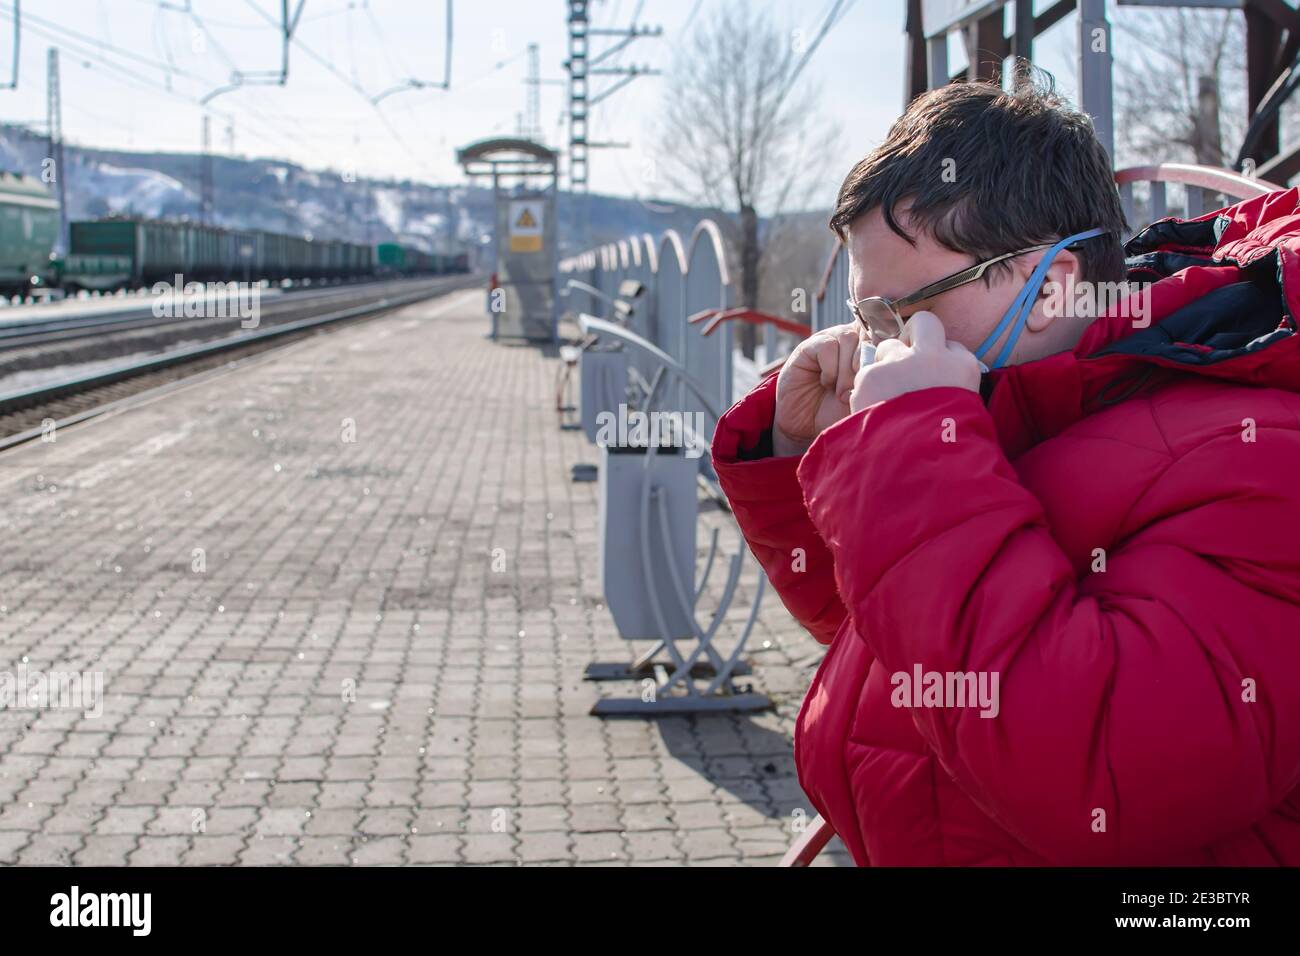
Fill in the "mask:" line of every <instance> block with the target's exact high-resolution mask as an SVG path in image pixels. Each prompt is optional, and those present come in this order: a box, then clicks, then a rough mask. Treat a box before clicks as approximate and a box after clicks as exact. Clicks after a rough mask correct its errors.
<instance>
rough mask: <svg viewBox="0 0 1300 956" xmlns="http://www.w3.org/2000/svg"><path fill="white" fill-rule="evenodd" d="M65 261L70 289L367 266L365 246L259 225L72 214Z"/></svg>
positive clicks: (329, 274)
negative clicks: (79, 218)
mask: <svg viewBox="0 0 1300 956" xmlns="http://www.w3.org/2000/svg"><path fill="white" fill-rule="evenodd" d="M69 231H70V233H71V237H70V240H69V245H70V246H71V250H70V254H69V256H68V258H67V263H66V268H65V269H64V284H65V286H66V287H68V288H69V289H77V288H82V289H118V288H130V287H139V286H149V285H152V284H153V283H155V282H174V281H175V277H176V276H177V275H180V276H182V277H183V280H184V281H185V282H211V281H224V280H231V279H243V280H245V281H254V280H260V279H267V280H273V281H274V280H281V279H348V278H358V277H361V276H366V275H369V274H370V273H371V268H372V256H371V252H370V249H369V248H368V247H365V246H359V245H357V244H355V243H348V242H340V241H337V240H318V241H313V240H311V239H308V238H306V237H303V236H286V235H279V234H277V233H270V232H262V231H261V230H256V229H254V230H231V229H223V228H220V227H217V226H205V225H202V224H199V223H188V222H155V221H151V220H144V219H100V220H96V221H93V222H74V223H73V224H72V226H71V228H70V230H69Z"/></svg>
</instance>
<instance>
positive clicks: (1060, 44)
mask: <svg viewBox="0 0 1300 956" xmlns="http://www.w3.org/2000/svg"><path fill="white" fill-rule="evenodd" d="M293 2H294V4H296V2H297V0H293ZM721 2H723V0H648V2H645V3H640V2H639V0H595V2H593V3H592V4H591V7H590V9H591V18H592V21H593V26H594V27H597V28H599V27H614V26H619V27H626V26H627V25H628V24H629V23H630V22H631V21H632V17H633V15H634V13H635V12H636V10H637V9H638V7H640V8H641V10H642V13H641V15H640V17H639V19H638V20H637V22H638V24H640V25H643V26H662V27H663V30H664V34H663V37H662V38H658V39H656V38H646V39H639V40H637V41H636V42H635V43H633V44H632V45H631V46H629V47H628V48H627V49H626V50H625V51H623V52H622V53H621V54H620V55H618V56H617V57H614V58H611V60H610V62H615V63H621V64H623V65H629V64H637V65H648V66H652V67H659V68H662V69H665V70H666V69H669V68H670V67H671V64H672V52H673V48H674V46H675V45H677V44H679V43H680V42H681V38H682V36H683V35H684V32H685V31H686V30H688V29H689V27H690V26H691V25H692V24H693V23H698V22H700V20H702V19H703V18H705V17H706V16H707V14H708V12H709V8H710V7H712V6H714V5H716V4H718V3H721ZM750 2H753V3H755V4H757V5H761V6H764V7H766V8H768V9H769V10H770V11H771V12H772V14H773V16H774V17H775V18H776V19H777V21H778V22H779V23H780V24H781V25H783V26H784V27H785V28H786V29H788V30H789V31H790V32H791V35H792V36H793V35H794V32H795V31H802V34H803V36H805V37H810V36H812V35H813V34H815V33H816V32H817V29H818V28H819V26H820V25H821V24H822V22H823V20H824V18H825V15H826V13H827V11H828V10H829V8H830V6H831V0H806V2H800V0H750ZM904 6H905V4H904V2H903V0H856V2H854V3H853V5H852V7H851V8H850V9H849V11H848V12H847V14H846V15H845V16H844V19H843V20H842V22H841V23H840V24H839V25H838V27H836V29H835V30H834V31H833V32H832V33H831V34H830V35H829V36H827V38H826V39H825V40H824V42H823V43H822V44H821V46H820V47H819V48H818V49H817V51H816V53H815V55H814V57H813V58H812V60H811V61H810V62H809V65H808V67H807V69H806V71H805V76H806V77H807V78H808V79H809V80H810V81H812V82H814V83H817V84H819V85H820V89H821V91H822V99H823V103H824V108H825V109H826V111H827V112H828V113H829V114H833V115H834V116H835V117H837V119H838V120H839V122H840V124H841V126H842V128H843V137H842V139H841V144H842V151H843V154H844V157H843V162H842V163H834V164H833V166H835V167H840V166H842V167H843V168H844V169H845V170H847V169H848V167H849V166H850V165H851V164H852V162H853V161H854V160H856V159H857V158H859V157H860V156H861V155H862V154H863V153H864V152H866V150H867V149H868V148H870V147H871V146H872V145H873V144H875V143H877V142H879V140H880V139H881V138H882V137H883V135H884V133H885V131H886V129H887V128H888V125H889V123H890V122H891V121H892V120H893V119H894V118H895V117H896V116H897V115H898V113H899V111H900V110H901V108H902V63H903V11H904ZM186 8H190V9H191V10H192V15H191V13H187V12H186ZM444 9H445V8H444V5H443V0H306V6H305V8H304V13H303V16H302V20H301V23H300V25H299V28H298V32H297V37H296V39H297V42H296V43H295V44H294V45H293V46H292V47H291V49H290V62H289V81H288V84H287V85H286V86H284V87H279V86H269V85H266V86H258V85H247V86H245V87H244V88H242V89H238V90H235V91H233V92H228V93H225V94H223V95H221V96H218V97H217V98H215V99H214V100H213V101H212V103H211V106H210V109H211V113H212V139H213V145H214V150H215V151H217V152H222V153H224V152H228V151H229V149H230V146H229V140H228V133H227V130H228V128H232V129H233V140H234V152H235V153H236V154H239V155H245V156H270V157H277V158H284V159H289V160H292V161H295V162H298V163H302V164H304V165H306V166H309V167H324V166H330V167H334V168H349V167H351V168H355V169H356V170H357V172H358V173H359V174H360V175H364V176H379V177H387V176H396V177H410V178H414V179H422V180H428V181H434V182H448V181H451V182H459V181H461V179H462V177H461V173H460V170H459V167H458V166H457V165H456V163H455V158H454V152H455V149H456V148H457V147H458V146H463V145H465V144H466V143H469V142H471V141H473V140H476V139H480V138H483V137H486V136H490V135H493V134H497V135H501V134H513V133H514V132H515V131H516V126H517V121H518V115H519V114H520V113H521V112H522V111H523V109H524V105H525V85H524V83H523V80H524V77H525V76H526V72H527V55H526V48H527V45H528V44H529V43H530V42H536V43H538V44H539V45H540V51H539V52H540V68H541V76H542V79H543V80H544V81H560V80H563V79H565V73H564V71H563V66H562V64H563V60H564V58H565V56H566V46H567V33H566V24H565V19H566V15H567V4H566V3H565V2H564V0H456V2H455V4H454V11H455V27H454V33H455V38H454V48H453V56H452V83H451V86H452V89H451V91H450V92H442V91H439V90H419V91H411V92H403V93H400V94H397V95H394V96H391V97H389V98H387V99H385V100H384V101H383V102H382V103H381V104H380V105H379V107H378V108H376V107H375V106H374V105H372V104H371V102H370V97H371V96H374V95H377V94H379V93H381V92H382V91H384V90H386V89H389V88H391V87H393V86H394V85H396V84H400V83H402V82H403V81H404V80H406V79H407V78H410V77H416V78H419V79H424V80H440V79H441V78H442V74H443V69H444V57H445V33H444V17H445V13H444ZM22 14H23V37H22V54H21V73H20V78H19V85H18V89H17V90H16V91H15V90H5V91H0V118H3V119H5V120H8V121H16V122H28V123H36V124H39V125H40V128H41V129H42V130H43V129H44V122H45V96H46V56H47V51H48V49H49V48H50V46H52V45H55V46H58V47H59V48H60V50H61V51H62V52H61V57H62V87H63V124H64V132H65V136H66V137H67V139H68V140H69V141H70V142H74V143H78V144H84V145H93V146H102V147H117V148H128V149H149V150H152V149H161V150H179V151H195V150H197V149H198V147H199V143H200V129H201V122H202V120H201V118H202V116H203V113H204V110H203V108H202V107H201V106H200V105H199V103H198V100H199V99H201V98H202V97H203V96H205V95H206V94H208V93H209V92H211V91H213V90H215V89H218V88H220V87H221V86H223V85H225V84H226V83H227V82H228V78H229V76H230V74H231V73H232V72H233V71H235V70H239V71H244V72H259V71H263V72H266V71H269V72H271V73H275V72H277V71H278V69H279V65H280V47H279V38H278V34H277V31H276V29H275V26H274V24H278V22H279V16H280V3H279V0H161V2H160V0H23V3H22ZM12 15H13V4H12V0H0V74H7V72H8V69H9V66H10V64H11V62H12V61H11V54H10V40H9V35H10V29H11V26H10V25H11V23H12ZM195 18H197V19H195ZM1073 29H1074V18H1073V16H1071V17H1070V18H1068V19H1067V20H1066V21H1065V22H1064V23H1062V24H1061V25H1060V26H1058V27H1057V28H1055V29H1054V30H1053V31H1052V32H1051V33H1050V34H1048V35H1047V37H1046V38H1044V39H1043V40H1042V41H1041V42H1040V46H1039V51H1040V56H1041V57H1042V59H1043V61H1044V65H1046V66H1047V67H1048V68H1052V67H1053V66H1054V65H1057V64H1059V65H1058V69H1060V68H1064V70H1065V73H1064V75H1060V76H1059V79H1060V80H1061V81H1062V85H1063V86H1064V87H1065V88H1067V89H1068V88H1069V87H1070V86H1071V77H1070V75H1069V69H1068V66H1067V65H1066V64H1067V62H1068V58H1067V57H1066V56H1064V55H1063V54H1064V53H1066V52H1067V51H1068V49H1069V44H1070V34H1071V32H1072V31H1073ZM610 42H612V41H610V40H608V39H602V38H593V39H592V43H591V49H592V53H593V55H594V54H595V53H598V52H599V51H600V50H602V49H604V48H605V47H606V46H607V45H609V43H610ZM959 63H960V60H959V59H958V58H957V56H956V55H955V56H954V66H956V65H959ZM4 78H6V79H7V76H4ZM603 82H609V81H608V80H605V81H603ZM603 82H602V81H598V80H593V84H592V91H593V93H595V92H598V91H599V90H600V88H601V87H602V85H603ZM169 87H170V92H169V90H168V88H169ZM664 89H665V87H664V80H663V78H660V77H641V78H638V79H637V80H635V81H634V82H633V83H631V84H630V85H629V86H628V87H627V88H625V89H623V90H621V91H619V92H617V93H615V94H613V95H612V96H611V97H610V98H609V99H607V100H606V101H605V102H604V103H602V104H600V105H599V106H597V107H595V108H594V110H593V113H592V124H591V138H592V139H593V140H610V141H625V142H629V143H630V144H631V148H629V149H618V150H614V149H611V150H593V151H592V158H591V176H590V179H591V188H592V190H593V191H599V192H608V193H615V194H624V195H638V194H639V193H640V189H639V187H638V182H637V180H638V178H639V177H638V171H639V170H643V169H645V168H646V166H647V164H648V162H649V160H650V157H651V155H652V151H651V147H652V139H651V137H650V136H649V122H650V121H651V119H652V118H653V117H654V116H655V115H656V114H657V113H658V110H659V108H660V106H661V104H662V101H663V96H664ZM566 95H567V89H566V87H565V86H564V85H561V84H559V83H547V84H546V85H543V86H542V88H541V127H542V133H543V136H544V138H545V139H546V140H547V141H548V142H549V143H550V144H551V145H553V146H560V145H563V144H564V143H565V141H566V137H567V127H566V125H565V124H564V123H563V122H562V121H561V117H562V114H563V111H564V109H565V105H566ZM837 185H838V182H830V183H828V184H827V186H826V189H825V191H824V192H823V193H822V194H821V195H820V197H819V198H820V200H821V201H822V202H829V200H830V197H831V195H832V194H833V191H834V188H835V187H836V186H837Z"/></svg>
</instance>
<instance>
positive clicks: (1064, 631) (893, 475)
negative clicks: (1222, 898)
mask: <svg viewBox="0 0 1300 956" xmlns="http://www.w3.org/2000/svg"><path fill="white" fill-rule="evenodd" d="M945 439H947V440H945ZM1232 442H1235V445H1236V449H1245V450H1244V451H1238V450H1236V449H1234V448H1232V447H1230V445H1231V443H1232ZM1276 444H1277V445H1279V446H1281V450H1280V452H1279V454H1280V455H1281V459H1282V460H1281V461H1280V462H1279V461H1277V460H1275V461H1274V464H1275V465H1280V467H1279V468H1277V469H1275V470H1276V471H1277V472H1278V474H1295V473H1296V472H1297V469H1300V436H1297V435H1296V434H1295V432H1294V431H1291V432H1287V433H1285V436H1284V437H1283V438H1280V439H1278V440H1277V442H1276ZM1252 453H1255V454H1258V452H1255V451H1254V446H1251V445H1245V444H1244V443H1243V442H1241V441H1240V436H1239V435H1235V436H1232V437H1230V438H1229V437H1226V436H1225V437H1224V438H1223V439H1222V443H1221V444H1219V445H1218V446H1217V447H1214V448H1207V447H1202V448H1201V449H1199V450H1198V451H1197V453H1196V454H1197V455H1198V456H1200V457H1201V460H1200V461H1199V462H1195V463H1188V462H1187V460H1186V456H1184V457H1181V458H1172V456H1171V461H1170V462H1169V463H1168V464H1167V466H1165V467H1164V469H1163V471H1162V473H1161V474H1160V477H1159V478H1158V479H1157V480H1156V484H1155V486H1154V488H1153V491H1152V492H1151V494H1150V496H1149V497H1150V498H1154V499H1156V500H1157V501H1158V502H1160V508H1161V509H1163V514H1164V515H1165V516H1166V517H1164V518H1163V519H1162V520H1160V521H1159V522H1157V523H1155V524H1153V525H1151V526H1150V527H1149V528H1148V529H1146V530H1145V531H1144V532H1143V533H1141V534H1136V536H1135V537H1133V536H1131V535H1130V531H1131V530H1132V529H1127V530H1126V529H1121V533H1118V534H1117V535H1116V539H1115V541H1114V542H1113V543H1112V541H1100V542H1098V544H1099V546H1103V547H1110V548H1112V551H1111V553H1110V554H1109V555H1108V560H1107V565H1106V568H1105V572H1106V573H1090V569H1085V573H1084V574H1082V575H1080V574H1079V573H1078V572H1077V571H1076V569H1075V568H1074V567H1073V566H1072V565H1071V563H1070V561H1069V560H1068V559H1067V557H1066V555H1065V553H1064V552H1063V551H1062V549H1061V548H1060V546H1059V545H1058V544H1057V542H1056V540H1055V539H1054V538H1053V537H1052V535H1051V534H1050V532H1049V529H1048V527H1047V524H1046V520H1045V517H1044V511H1043V507H1042V505H1041V504H1040V503H1039V501H1038V500H1037V499H1036V498H1035V497H1034V496H1033V495H1032V494H1031V493H1030V492H1029V491H1028V490H1027V489H1026V488H1025V487H1024V486H1023V485H1022V484H1021V483H1020V481H1019V479H1018V476H1017V474H1016V472H1015V471H1014V470H1013V468H1012V466H1011V464H1010V463H1009V462H1008V460H1007V459H1006V457H1005V456H1004V454H1003V452H1002V450H1001V448H1000V446H999V445H998V443H997V440H996V437H995V434H994V425H993V420H992V418H991V417H990V416H989V414H988V412H987V410H986V409H985V408H984V405H983V403H982V402H981V401H980V399H979V397H978V396H977V395H975V394H974V393H972V392H968V391H965V390H963V389H956V388H935V389H927V390H923V391H918V392H912V393H908V394H905V395H901V396H899V397H897V398H894V399H891V400H889V401H886V402H882V403H879V404H877V405H874V406H871V407H870V408H867V409H864V410H862V411H861V412H858V413H856V414H854V415H852V416H850V417H849V418H847V419H845V420H843V421H841V422H839V423H837V424H836V425H835V426H833V427H832V428H830V429H827V431H825V432H824V433H823V434H822V435H821V436H820V437H819V438H818V440H817V442H816V443H814V445H813V447H812V448H810V449H809V450H808V452H807V453H806V454H805V456H804V459H803V463H802V464H801V466H800V469H799V473H800V477H801V479H802V483H803V486H804V489H805V493H806V495H807V500H808V507H809V513H810V515H811V517H812V519H813V522H814V524H815V525H816V526H817V528H818V529H820V531H821V533H822V535H823V537H824V538H825V539H826V541H827V543H828V545H829V547H830V550H831V553H832V555H834V558H835V561H836V562H837V563H838V565H839V566H840V567H841V568H844V569H846V571H845V573H843V574H842V575H841V580H840V593H841V595H842V596H843V598H844V600H845V602H846V604H847V605H848V607H849V610H850V613H851V614H852V616H853V620H854V623H855V625H856V626H857V629H858V633H859V634H860V635H861V636H862V638H863V639H864V640H865V641H866V643H867V645H868V646H869V648H870V649H871V650H872V651H873V652H874V654H875V655H876V658H877V660H878V661H879V663H880V664H881V666H883V667H884V668H885V669H886V672H887V673H889V674H890V675H891V684H892V685H893V687H894V693H895V694H899V689H900V688H903V687H906V686H907V685H906V684H905V682H904V681H903V679H902V678H899V677H898V676H897V675H899V674H900V673H904V674H907V675H909V676H910V677H911V678H912V679H913V681H914V680H915V677H916V676H917V673H918V671H917V669H918V668H919V672H920V674H921V675H925V674H928V673H938V674H942V675H944V676H945V679H947V676H948V675H956V674H966V675H969V674H976V675H978V674H980V673H984V674H987V675H990V678H989V681H988V684H987V686H988V687H993V686H994V685H993V683H992V675H997V679H998V684H997V685H996V687H997V691H998V693H997V695H996V696H995V698H994V699H995V700H996V708H995V709H992V710H994V711H995V715H994V716H990V717H984V716H981V712H982V710H983V712H990V710H991V709H990V708H980V707H971V706H967V707H961V706H956V707H953V706H933V707H931V706H915V705H916V704H917V703H918V701H917V698H915V697H913V698H912V699H911V700H910V701H908V700H906V699H905V698H902V697H901V696H900V697H899V699H895V700H894V703H895V704H896V706H909V707H910V709H911V714H912V719H913V721H914V722H915V724H916V726H917V728H918V730H919V731H920V733H921V734H922V736H923V737H924V738H925V739H926V740H927V742H928V743H929V744H930V745H931V747H932V748H933V749H934V750H935V752H936V754H937V755H938V759H939V761H940V763H941V764H942V766H943V768H944V769H945V770H946V771H947V772H948V773H949V774H950V775H951V776H952V777H953V778H954V779H955V780H956V782H957V783H958V785H959V786H960V787H961V788H962V789H963V791H964V792H966V793H967V794H968V795H969V796H970V797H971V799H972V800H974V801H975V802H976V804H977V805H979V806H980V807H981V809H983V810H984V812H986V813H988V814H989V815H990V816H991V817H992V818H993V819H994V820H996V821H997V822H998V823H999V824H1000V825H1001V826H1002V827H1003V828H1004V829H1006V830H1007V831H1008V832H1010V833H1012V834H1013V835H1015V836H1016V837H1017V839H1019V840H1020V841H1021V842H1022V843H1023V844H1024V845H1025V846H1026V847H1028V848H1030V849H1031V850H1034V851H1035V852H1037V853H1039V854H1040V855H1042V856H1043V857H1045V858H1046V859H1048V860H1049V861H1052V862H1053V863H1056V864H1075V865H1078V864H1085V865H1097V864H1112V865H1114V864H1125V863H1141V862H1150V861H1151V860H1153V859H1164V860H1168V859H1171V858H1173V859H1178V858H1182V854H1186V855H1187V856H1188V857H1193V856H1194V853H1195V851H1196V850H1198V849H1199V848H1201V847H1203V846H1205V845H1207V844H1209V843H1211V842H1213V841H1215V840H1216V839H1219V838H1222V837H1226V836H1230V835H1232V834H1234V833H1239V832H1241V831H1243V830H1245V829H1246V828H1249V827H1250V826H1252V825H1253V824H1255V823H1257V822H1258V821H1259V820H1260V819H1262V818H1263V817H1264V816H1265V815H1266V814H1267V813H1268V812H1269V811H1270V810H1272V809H1273V808H1275V807H1277V806H1278V805H1280V804H1282V803H1283V802H1284V801H1285V800H1286V798H1287V795H1288V794H1289V793H1290V791H1291V790H1292V789H1293V788H1295V787H1296V786H1297V784H1298V783H1300V730H1297V728H1298V727H1300V647H1297V645H1298V644H1300V642H1297V641H1296V640H1295V639H1294V636H1295V628H1296V625H1297V615H1296V611H1297V607H1296V603H1297V601H1298V600H1300V586H1297V584H1296V579H1297V573H1298V572H1300V567H1298V566H1297V565H1300V561H1298V560H1297V559H1296V557H1295V556H1294V555H1292V557H1290V558H1287V557H1286V553H1287V549H1288V548H1289V547H1290V546H1289V545H1287V544H1286V543H1285V541H1286V539H1289V540H1290V541H1292V542H1293V541H1294V540H1295V537H1296V535H1297V534H1300V519H1298V518H1297V512H1300V509H1297V508H1296V507H1295V504H1294V490H1293V489H1287V488H1285V487H1254V488H1243V487H1240V486H1238V487H1228V488H1225V483H1224V482H1219V483H1216V481H1214V480H1207V479H1206V476H1207V475H1222V474H1235V475H1239V476H1240V475H1251V476H1257V475H1258V473H1259V472H1260V469H1259V468H1258V467H1256V466H1253V465H1250V464H1247V463H1246V462H1245V461H1242V462H1241V466H1240V467H1239V468H1237V467H1234V459H1232V458H1231V457H1230V456H1232V455H1236V454H1252ZM1255 461H1259V459H1255ZM1082 466H1083V467H1086V463H1082ZM1270 473H1271V471H1270ZM1243 480H1244V479H1243ZM1249 481H1263V482H1264V483H1265V484H1267V483H1268V482H1270V481H1272V479H1267V478H1265V479H1259V478H1257V477H1251V478H1250V479H1249ZM1273 484H1274V485H1279V484H1280V485H1285V482H1280V483H1279V482H1273ZM1138 530H1141V529H1138ZM1099 533H1100V532H1099ZM867 535H870V545H871V546H870V547H868V546H867V543H868V541H867ZM1261 537H1267V538H1269V539H1271V541H1272V542H1273V543H1270V544H1266V545H1263V546H1260V545H1258V544H1257V543H1256V541H1257V540H1258V539H1259V538H1261ZM1139 542H1140V543H1139ZM1238 556H1239V557H1238ZM1270 564H1271V570H1270ZM1287 634H1290V638H1289V639H1288V638H1287V637H1286V635H1287ZM967 686H970V685H969V684H967ZM1252 688H1253V690H1252ZM1248 698H1250V699H1248ZM950 700H951V699H950Z"/></svg>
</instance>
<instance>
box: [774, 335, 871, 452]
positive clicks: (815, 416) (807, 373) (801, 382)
mask: <svg viewBox="0 0 1300 956" xmlns="http://www.w3.org/2000/svg"><path fill="white" fill-rule="evenodd" d="M858 342H859V338H858V326H857V324H856V323H853V322H850V323H848V324H846V325H837V326H834V327H832V328H829V329H824V330H823V331H821V332H818V333H816V334H814V335H811V336H809V337H808V338H806V339H804V340H803V341H802V342H800V343H799V345H798V346H797V347H796V348H795V350H794V351H793V352H792V353H790V357H789V358H788V359H787V360H786V363H785V365H784V366H783V367H782V368H781V372H780V374H779V375H778V376H777V380H776V416H775V418H774V420H773V423H772V450H773V452H774V453H775V454H776V455H777V457H784V456H787V455H802V454H803V453H804V452H805V451H807V450H808V446H809V445H811V444H812V443H813V439H815V438H816V437H817V436H818V435H820V434H821V433H822V432H823V431H824V430H825V429H827V428H829V427H830V426H831V425H834V424H835V423H836V422H838V421H839V420H840V419H841V418H844V417H846V416H847V415H848V414H849V392H850V391H851V390H852V388H853V373H854V372H856V371H857V368H858Z"/></svg>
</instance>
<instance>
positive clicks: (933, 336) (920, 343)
mask: <svg viewBox="0 0 1300 956" xmlns="http://www.w3.org/2000/svg"><path fill="white" fill-rule="evenodd" d="M900 337H901V338H902V340H903V341H904V342H905V343H906V344H908V345H910V346H912V348H914V349H916V350H917V351H918V352H938V351H943V348H944V346H945V345H946V344H947V342H948V336H947V333H945V332H944V330H943V323H942V322H940V321H939V317H938V316H937V315H935V314H934V313H933V312H918V313H916V314H915V315H914V316H912V317H911V318H910V319H908V320H907V324H906V325H904V326H903V334H902V336H900Z"/></svg>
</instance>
